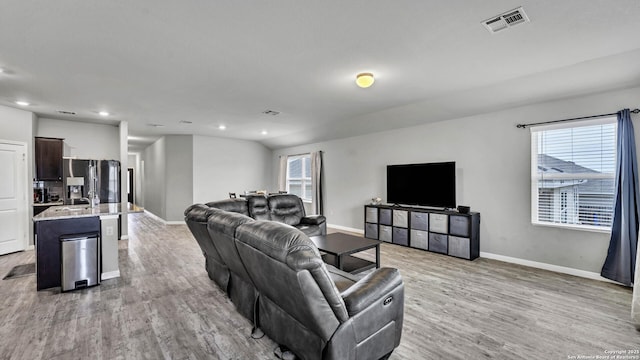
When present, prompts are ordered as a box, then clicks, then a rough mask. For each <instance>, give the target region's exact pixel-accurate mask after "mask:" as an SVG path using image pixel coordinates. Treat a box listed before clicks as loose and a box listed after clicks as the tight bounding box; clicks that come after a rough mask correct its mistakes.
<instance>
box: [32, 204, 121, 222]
mask: <svg viewBox="0 0 640 360" xmlns="http://www.w3.org/2000/svg"><path fill="white" fill-rule="evenodd" d="M124 206H127V205H126V204H124ZM125 210H126V209H125ZM122 212H123V211H122V205H121V203H110V204H100V205H99V206H96V207H94V208H91V207H90V206H89V205H88V204H82V205H61V206H52V207H50V208H48V209H47V210H45V211H43V212H41V213H40V214H38V215H36V216H34V217H33V221H43V220H59V219H71V218H79V217H89V216H104V215H118V214H120V213H122Z"/></svg>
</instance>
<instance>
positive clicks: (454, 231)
mask: <svg viewBox="0 0 640 360" xmlns="http://www.w3.org/2000/svg"><path fill="white" fill-rule="evenodd" d="M364 221H365V223H364V236H365V237H366V238H369V239H375V240H382V241H385V242H389V243H392V244H397V245H401V246H409V247H412V248H416V249H422V250H427V251H431V252H436V253H441V254H447V255H450V256H455V257H459V258H463V259H467V260H473V259H476V258H477V257H478V256H480V213H477V212H470V213H468V214H462V213H459V212H457V211H444V210H432V209H425V208H419V207H405V206H391V205H365V207H364Z"/></svg>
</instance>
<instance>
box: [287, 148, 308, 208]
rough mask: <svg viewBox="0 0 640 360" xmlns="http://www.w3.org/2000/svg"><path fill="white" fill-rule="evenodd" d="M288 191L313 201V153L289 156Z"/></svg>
mask: <svg viewBox="0 0 640 360" xmlns="http://www.w3.org/2000/svg"><path fill="white" fill-rule="evenodd" d="M287 191H288V192H289V193H290V194H295V195H298V196H299V197H300V198H301V199H302V200H303V201H309V202H310V201H311V194H312V192H311V154H305V155H296V156H289V157H288V158H287Z"/></svg>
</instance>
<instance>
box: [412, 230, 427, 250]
mask: <svg viewBox="0 0 640 360" xmlns="http://www.w3.org/2000/svg"><path fill="white" fill-rule="evenodd" d="M411 247H414V248H418V249H423V250H429V233H428V232H426V231H422V230H415V229H411Z"/></svg>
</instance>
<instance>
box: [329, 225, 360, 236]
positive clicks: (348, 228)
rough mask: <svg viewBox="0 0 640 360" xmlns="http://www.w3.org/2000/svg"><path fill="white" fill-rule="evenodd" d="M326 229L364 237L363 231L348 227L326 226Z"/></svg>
mask: <svg viewBox="0 0 640 360" xmlns="http://www.w3.org/2000/svg"><path fill="white" fill-rule="evenodd" d="M327 227H328V228H332V229H336V230H344V231H348V232H352V233H356V234H361V235H364V230H361V229H356V228H352V227H348V226H342V225H334V224H327Z"/></svg>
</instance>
